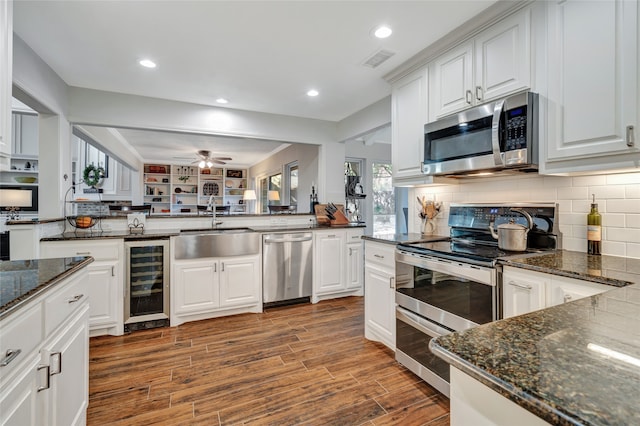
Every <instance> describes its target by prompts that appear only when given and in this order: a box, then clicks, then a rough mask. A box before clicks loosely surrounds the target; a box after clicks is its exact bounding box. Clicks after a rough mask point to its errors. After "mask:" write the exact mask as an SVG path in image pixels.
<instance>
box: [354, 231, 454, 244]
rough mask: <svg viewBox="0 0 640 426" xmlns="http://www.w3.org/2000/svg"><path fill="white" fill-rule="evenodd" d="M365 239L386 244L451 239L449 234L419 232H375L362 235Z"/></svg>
mask: <svg viewBox="0 0 640 426" xmlns="http://www.w3.org/2000/svg"><path fill="white" fill-rule="evenodd" d="M362 238H363V239H365V240H370V241H375V242H378V243H386V244H392V245H396V244H400V243H428V242H430V241H443V240H447V239H449V236H448V235H425V234H420V233H417V232H410V233H408V234H373V235H365V236H363V237H362Z"/></svg>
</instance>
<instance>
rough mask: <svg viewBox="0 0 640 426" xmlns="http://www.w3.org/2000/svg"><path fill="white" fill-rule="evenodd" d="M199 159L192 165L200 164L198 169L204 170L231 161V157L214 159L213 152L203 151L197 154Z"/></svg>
mask: <svg viewBox="0 0 640 426" xmlns="http://www.w3.org/2000/svg"><path fill="white" fill-rule="evenodd" d="M196 154H197V155H198V157H199V158H198V159H197V160H195V161H193V162H192V163H191V164H196V163H197V164H198V167H200V168H201V169H204V168H205V167H212V166H213V165H214V164H227V163H226V162H227V161H231V160H232V158H231V157H212V156H211V151H208V150H206V149H201V150H199V151H197V152H196Z"/></svg>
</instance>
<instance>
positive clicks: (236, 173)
mask: <svg viewBox="0 0 640 426" xmlns="http://www.w3.org/2000/svg"><path fill="white" fill-rule="evenodd" d="M227 177H228V178H241V177H242V170H232V169H227Z"/></svg>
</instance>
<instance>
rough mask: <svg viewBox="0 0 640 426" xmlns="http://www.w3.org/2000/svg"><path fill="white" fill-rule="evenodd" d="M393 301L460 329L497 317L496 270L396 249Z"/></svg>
mask: <svg viewBox="0 0 640 426" xmlns="http://www.w3.org/2000/svg"><path fill="white" fill-rule="evenodd" d="M396 271H403V273H402V274H401V275H400V274H396V303H397V304H398V305H399V306H402V307H403V308H405V309H407V310H409V311H411V312H414V313H416V314H418V315H420V316H422V317H424V318H427V319H428V320H430V321H433V322H434V323H436V324H440V325H442V326H444V327H446V328H449V329H451V330H455V331H462V330H466V329H468V328H471V327H474V326H476V325H478V324H485V323H489V322H491V321H495V320H497V319H498V310H497V309H498V300H497V299H498V292H497V285H496V283H497V275H498V274H497V271H496V269H495V268H491V267H483V266H478V265H473V264H469V263H464V262H461V261H454V260H449V259H440V258H435V257H430V256H423V255H418V254H415V253H409V252H404V251H401V250H398V251H396Z"/></svg>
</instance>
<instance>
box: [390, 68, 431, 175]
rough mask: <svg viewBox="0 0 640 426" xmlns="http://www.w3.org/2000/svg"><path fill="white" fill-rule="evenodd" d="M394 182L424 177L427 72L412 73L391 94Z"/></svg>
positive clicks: (395, 86)
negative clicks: (422, 164)
mask: <svg viewBox="0 0 640 426" xmlns="http://www.w3.org/2000/svg"><path fill="white" fill-rule="evenodd" d="M391 117H392V119H391V139H392V146H391V150H392V159H393V161H392V163H393V179H394V181H395V180H396V179H403V178H411V177H416V176H421V175H422V166H421V163H422V161H423V159H424V156H423V154H422V153H423V150H424V125H425V123H426V122H427V72H426V71H420V72H417V73H415V74H412V75H410V76H408V77H406V78H405V79H403V80H401V81H400V82H398V83H397V84H396V85H394V87H393V90H392V93H391Z"/></svg>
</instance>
